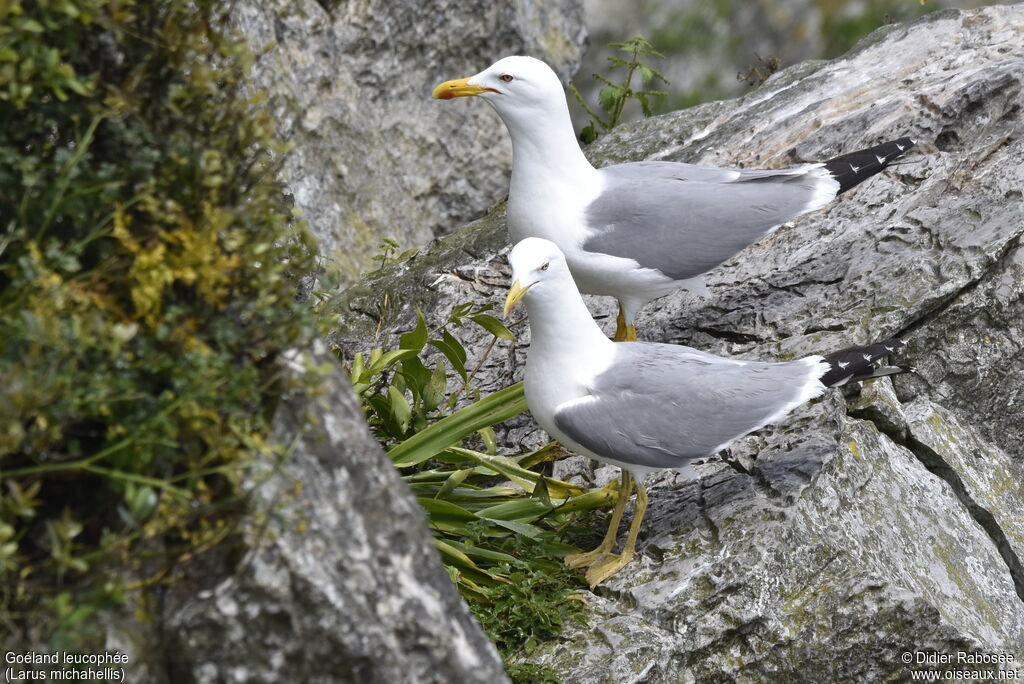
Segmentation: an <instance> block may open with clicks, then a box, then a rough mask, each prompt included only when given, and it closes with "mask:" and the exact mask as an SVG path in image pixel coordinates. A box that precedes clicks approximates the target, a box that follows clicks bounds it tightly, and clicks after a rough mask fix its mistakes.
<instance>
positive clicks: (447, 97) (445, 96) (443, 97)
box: [437, 90, 455, 100]
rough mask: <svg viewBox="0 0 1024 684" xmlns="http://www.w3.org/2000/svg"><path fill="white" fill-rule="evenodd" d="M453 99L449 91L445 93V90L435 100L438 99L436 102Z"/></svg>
mask: <svg viewBox="0 0 1024 684" xmlns="http://www.w3.org/2000/svg"><path fill="white" fill-rule="evenodd" d="M453 97H455V96H454V95H452V94H451V91H447V90H446V91H445V92H443V93H440V94H439V95H438V96H437V99H438V100H450V99H452V98H453Z"/></svg>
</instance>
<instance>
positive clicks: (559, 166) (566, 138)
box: [495, 98, 597, 192]
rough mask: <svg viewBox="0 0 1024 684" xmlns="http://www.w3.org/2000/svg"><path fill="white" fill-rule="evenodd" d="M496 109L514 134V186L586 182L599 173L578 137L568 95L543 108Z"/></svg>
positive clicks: (510, 132)
mask: <svg viewBox="0 0 1024 684" xmlns="http://www.w3.org/2000/svg"><path fill="white" fill-rule="evenodd" d="M495 109H496V110H497V112H498V116H500V117H501V119H502V121H504V122H505V126H506V127H507V128H508V132H509V135H510V136H511V137H512V158H513V164H512V187H513V188H516V187H517V186H518V187H521V188H524V189H525V188H527V187H530V186H531V185H533V184H536V183H543V184H547V183H551V182H553V181H554V182H565V181H566V180H572V181H575V180H579V181H584V182H585V181H589V180H590V178H591V176H595V175H596V174H597V171H596V170H595V169H594V167H593V166H591V165H590V162H589V161H587V158H586V157H585V156H583V151H582V150H581V149H580V146H579V143H578V142H577V141H576V132H575V131H574V130H573V128H572V119H571V118H570V117H569V107H568V105H566V103H565V98H559V99H558V100H557V101H554V102H551V103H547V104H546V105H545V106H544V107H543V108H541V107H539V106H538V107H532V108H530V109H529V110H517V111H502V110H501V109H499V108H498V107H495ZM513 192H514V190H513Z"/></svg>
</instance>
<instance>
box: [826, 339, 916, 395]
mask: <svg viewBox="0 0 1024 684" xmlns="http://www.w3.org/2000/svg"><path fill="white" fill-rule="evenodd" d="M905 346H907V343H906V342H904V341H903V340H900V339H897V338H895V337H893V338H890V339H888V340H883V341H881V342H876V343H875V344H869V345H865V346H863V347H848V348H846V349H840V350H839V351H836V352H832V353H831V354H828V355H826V356H825V362H826V363H828V365H829V369H828V370H827V371H826V372H825V373H824V375H822V376H821V378H820V380H821V384H823V385H825V387H838V386H839V385H845V384H846V383H848V382H860V381H861V380H868V379H870V378H884V377H886V376H888V375H899V374H901V373H913V372H915V368H914V367H913V366H909V365H906V364H898V363H897V364H892V365H888V366H882V365H881V361H882V360H883V359H885V358H886V357H889V356H894V355H896V354H898V353H899V352H900V351H901V350H902V349H903V347H905Z"/></svg>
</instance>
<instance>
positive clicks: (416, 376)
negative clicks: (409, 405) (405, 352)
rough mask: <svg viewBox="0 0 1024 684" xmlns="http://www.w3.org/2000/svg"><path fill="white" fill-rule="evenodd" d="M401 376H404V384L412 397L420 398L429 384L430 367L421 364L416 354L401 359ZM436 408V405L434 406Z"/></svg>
mask: <svg viewBox="0 0 1024 684" xmlns="http://www.w3.org/2000/svg"><path fill="white" fill-rule="evenodd" d="M399 373H400V374H401V376H402V377H403V378H405V384H406V386H407V387H408V388H409V390H410V391H411V392H412V395H413V397H414V398H415V397H419V398H422V397H423V395H424V392H425V391H426V389H427V386H428V385H429V384H430V379H431V373H430V369H429V368H427V367H426V366H424V365H423V362H422V361H420V359H419V357H418V356H410V357H409V358H407V359H402V364H401V370H400V371H399ZM435 408H436V407H435Z"/></svg>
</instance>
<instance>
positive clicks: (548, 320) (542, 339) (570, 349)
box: [526, 266, 615, 368]
mask: <svg viewBox="0 0 1024 684" xmlns="http://www.w3.org/2000/svg"><path fill="white" fill-rule="evenodd" d="M563 268H564V266H563ZM526 311H527V313H529V315H530V356H531V357H533V356H534V354H535V353H536V357H537V358H545V359H548V360H550V361H552V362H554V363H558V364H559V365H560V366H562V367H563V368H568V367H571V366H574V365H575V364H576V363H584V364H587V363H594V361H595V359H594V358H593V356H594V355H597V356H603V355H605V354H611V353H612V347H613V346H614V344H615V343H614V342H612V341H611V340H609V339H608V338H607V337H605V335H604V333H603V332H601V328H599V327H598V325H597V323H595V322H594V319H593V318H592V317H591V315H590V311H588V310H587V306H586V304H584V303H583V297H581V296H580V293H579V290H577V289H576V284H575V283H574V282H573V280H572V278H571V277H569V276H568V271H566V277H564V278H557V279H551V280H546V281H545V282H544V283H542V284H539V286H535V289H533V288H532V289H531V290H530V292H528V293H527V295H526Z"/></svg>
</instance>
